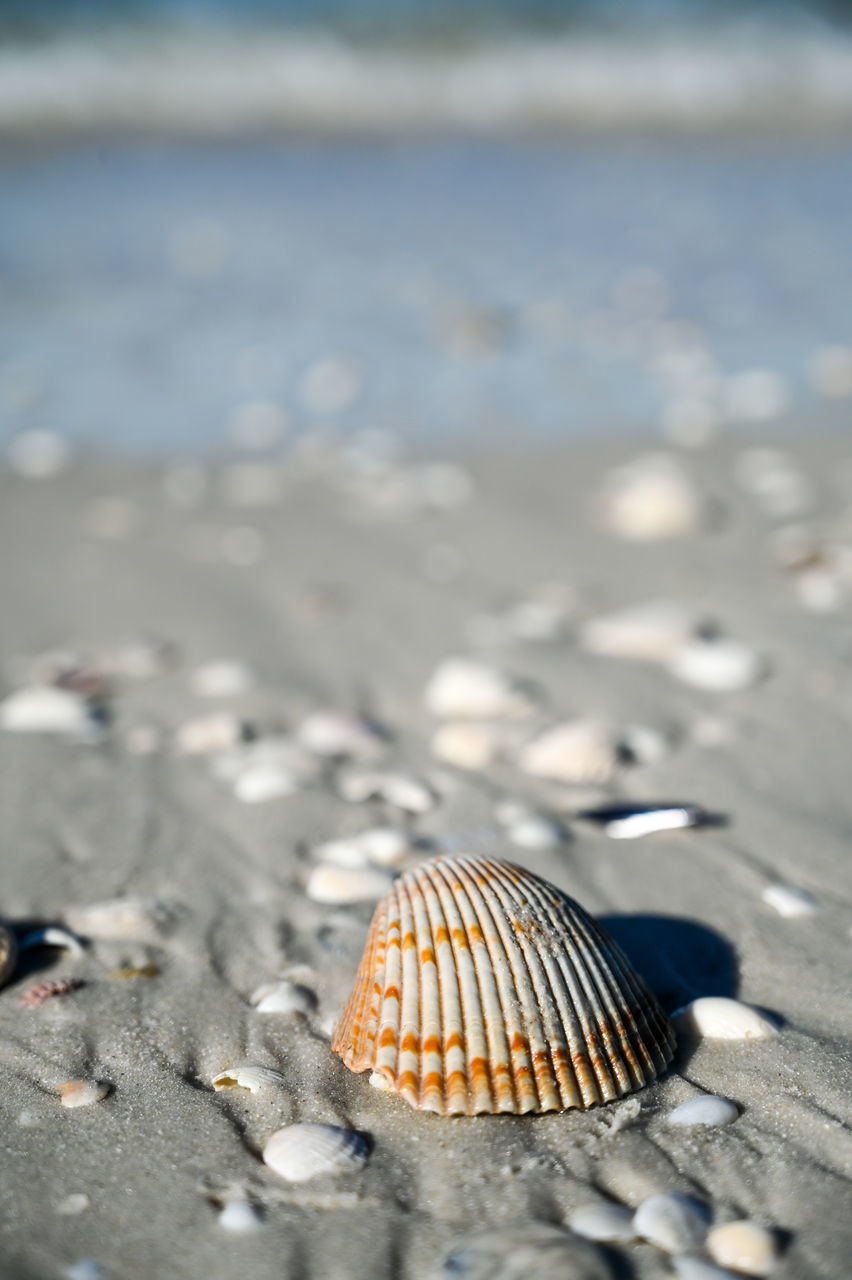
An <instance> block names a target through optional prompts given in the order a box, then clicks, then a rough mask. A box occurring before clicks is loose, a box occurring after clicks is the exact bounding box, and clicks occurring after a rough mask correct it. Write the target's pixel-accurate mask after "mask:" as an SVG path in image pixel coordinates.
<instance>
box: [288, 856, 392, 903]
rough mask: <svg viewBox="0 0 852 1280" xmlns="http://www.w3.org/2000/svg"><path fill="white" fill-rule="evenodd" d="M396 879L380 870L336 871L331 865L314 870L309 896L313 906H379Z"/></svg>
mask: <svg viewBox="0 0 852 1280" xmlns="http://www.w3.org/2000/svg"><path fill="white" fill-rule="evenodd" d="M392 878H393V877H392V875H391V873H390V872H387V871H384V870H381V869H380V868H379V867H336V866H334V865H333V864H330V863H329V864H326V865H322V866H319V867H314V869H313V871H312V872H311V874H310V876H309V877H308V883H307V888H306V892H307V895H308V897H309V898H310V899H311V901H313V902H326V903H329V904H334V905H336V906H341V905H342V904H344V903H347V902H375V901H376V899H377V898H381V897H382V895H383V894H385V893H387V891H388V887H389V885H390V883H391V880H392Z"/></svg>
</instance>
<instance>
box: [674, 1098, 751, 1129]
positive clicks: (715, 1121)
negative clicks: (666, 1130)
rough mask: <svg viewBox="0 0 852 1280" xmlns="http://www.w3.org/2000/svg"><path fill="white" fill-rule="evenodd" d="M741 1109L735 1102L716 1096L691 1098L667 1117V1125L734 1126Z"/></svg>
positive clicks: (690, 1126)
mask: <svg viewBox="0 0 852 1280" xmlns="http://www.w3.org/2000/svg"><path fill="white" fill-rule="evenodd" d="M739 1114H740V1109H739V1107H738V1106H737V1104H736V1103H735V1102H731V1101H730V1099H729V1098H719V1097H717V1096H716V1095H715V1094H712V1093H708V1094H705V1095H704V1096H703V1097H701V1098H690V1099H689V1101H688V1102H682V1103H681V1104H680V1106H679V1107H675V1109H674V1111H672V1112H670V1113H669V1115H668V1116H667V1117H666V1123H667V1124H674V1125H683V1126H685V1127H688V1128H692V1126H693V1125H710V1126H712V1127H714V1128H715V1127H717V1126H719V1125H725V1124H733V1122H734V1121H735V1120H736V1119H737V1118H738V1116H739Z"/></svg>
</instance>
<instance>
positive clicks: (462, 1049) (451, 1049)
mask: <svg viewBox="0 0 852 1280" xmlns="http://www.w3.org/2000/svg"><path fill="white" fill-rule="evenodd" d="M423 890H424V900H425V903H426V910H427V912H428V915H429V926H430V929H431V932H432V945H433V949H434V951H435V959H436V961H437V966H438V993H439V997H440V1001H441V1032H440V1052H441V1067H442V1078H443V1081H444V1105H443V1107H442V1108H441V1109H442V1111H443V1112H444V1114H447V1113H448V1112H449V1113H450V1114H456V1113H461V1114H470V1112H471V1107H470V1101H471V1099H470V1092H471V1083H472V1082H471V1081H470V1079H469V1074H468V1071H467V1063H466V1038H467V1037H466V1030H467V1029H466V1025H465V1019H464V1014H463V1011H462V991H461V979H460V974H459V963H458V958H457V957H456V955H455V954H454V951H453V946H452V941H451V933H450V928H449V925H448V922H447V918H446V912H445V910H444V905H443V903H442V901H441V898H440V896H439V894H438V887H437V885H436V884H435V882H434V880H433V878H432V875H431V874H430V869H429V868H428V867H427V868H424V875H423ZM456 1039H458V1040H459V1041H460V1043H458V1044H456V1043H455V1040H456ZM459 1077H461V1079H459Z"/></svg>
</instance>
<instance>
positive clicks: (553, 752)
mask: <svg viewBox="0 0 852 1280" xmlns="http://www.w3.org/2000/svg"><path fill="white" fill-rule="evenodd" d="M618 760H619V752H618V743H617V742H616V739H615V737H614V735H613V733H612V732H611V730H610V729H609V728H608V726H607V725H605V724H601V723H599V722H598V721H596V720H572V721H569V722H568V723H566V724H558V725H556V726H554V728H552V729H547V730H545V732H544V733H542V734H539V736H538V737H537V738H533V740H532V742H529V743H527V745H526V746H525V747H524V749H523V751H522V752H521V754H520V757H519V760H518V763H519V765H520V767H521V769H522V770H523V771H524V773H529V774H532V775H533V777H536V778H550V779H552V780H553V781H554V782H567V783H579V784H583V783H587V782H598V783H603V782H609V781H611V779H612V777H613V775H614V773H615V770H616V768H617V766H618Z"/></svg>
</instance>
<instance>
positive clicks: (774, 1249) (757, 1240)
mask: <svg viewBox="0 0 852 1280" xmlns="http://www.w3.org/2000/svg"><path fill="white" fill-rule="evenodd" d="M707 1252H708V1253H709V1254H710V1257H711V1258H712V1259H713V1261H714V1262H718V1263H719V1265H720V1266H723V1267H733V1269H734V1271H737V1272H741V1273H742V1274H743V1275H747V1276H768V1275H769V1274H770V1272H771V1271H772V1270H773V1268H774V1267H775V1263H776V1262H777V1260H778V1244H777V1241H776V1239H775V1236H774V1234H773V1232H771V1231H768V1230H767V1229H766V1227H761V1226H759V1225H758V1223H756V1222H749V1221H748V1220H747V1219H743V1220H742V1221H739V1222H727V1223H725V1224H724V1226H721V1227H714V1228H713V1230H712V1231H711V1232H710V1234H709V1235H708V1237H707Z"/></svg>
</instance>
